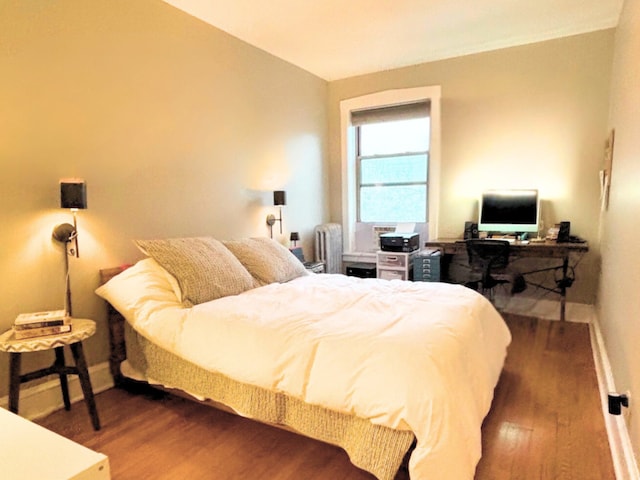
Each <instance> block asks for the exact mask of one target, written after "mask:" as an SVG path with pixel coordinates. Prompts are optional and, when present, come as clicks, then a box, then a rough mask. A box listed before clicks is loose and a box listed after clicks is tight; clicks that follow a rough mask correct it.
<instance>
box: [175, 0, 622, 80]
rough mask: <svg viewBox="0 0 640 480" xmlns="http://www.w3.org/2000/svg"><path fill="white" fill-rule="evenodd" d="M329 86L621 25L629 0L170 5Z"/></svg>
mask: <svg viewBox="0 0 640 480" xmlns="http://www.w3.org/2000/svg"><path fill="white" fill-rule="evenodd" d="M164 1H165V2H167V3H169V4H171V5H173V6H175V7H177V8H179V9H181V10H183V11H185V12H188V13H190V14H191V15H193V16H195V17H197V18H200V19H201V20H203V21H205V22H207V23H209V24H211V25H213V26H215V27H218V28H219V29H221V30H224V31H225V32H227V33H229V34H231V35H233V36H235V37H238V38H240V39H242V40H244V41H245V42H247V43H250V44H252V45H254V46H256V47H258V48H261V49H262V50H265V51H267V52H269V53H271V54H273V55H275V56H277V57H279V58H282V59H283V60H286V61H288V62H290V63H293V64H294V65H297V66H299V67H301V68H303V69H305V70H307V71H309V72H311V73H313V74H315V75H317V76H319V77H321V78H324V79H326V80H336V79H340V78H346V77H351V76H354V75H360V74H364V73H371V72H377V71H381V70H388V69H392V68H397V67H403V66H407V65H414V64H417V63H423V62H428V61H433V60H440V59H444V58H450V57H456V56H460V55H466V54H470V53H477V52H482V51H488V50H495V49H498V48H505V47H510V46H514V45H522V44H526V43H533V42H538V41H542V40H548V39H551V38H557V37H564V36H569V35H575V34H579V33H586V32H590V31H595V30H601V29H605V28H610V27H614V26H616V25H617V23H618V18H619V16H620V11H621V9H622V3H623V0H266V1H260V0H164Z"/></svg>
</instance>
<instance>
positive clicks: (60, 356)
mask: <svg viewBox="0 0 640 480" xmlns="http://www.w3.org/2000/svg"><path fill="white" fill-rule="evenodd" d="M55 352H56V362H55V368H56V369H57V371H58V376H59V377H60V389H61V390H62V400H63V401H64V409H65V410H71V400H70V399H69V382H68V381H67V374H66V373H64V367H65V364H64V347H56V348H55Z"/></svg>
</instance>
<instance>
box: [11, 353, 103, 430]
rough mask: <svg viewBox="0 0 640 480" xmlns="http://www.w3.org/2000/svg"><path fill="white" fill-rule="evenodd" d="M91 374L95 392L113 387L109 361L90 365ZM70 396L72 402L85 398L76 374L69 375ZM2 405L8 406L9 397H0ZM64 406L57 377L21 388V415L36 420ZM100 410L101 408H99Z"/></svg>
mask: <svg viewBox="0 0 640 480" xmlns="http://www.w3.org/2000/svg"><path fill="white" fill-rule="evenodd" d="M89 376H90V377H91V385H92V386H93V393H100V392H103V391H105V390H108V389H109V388H111V387H113V378H112V377H111V371H110V370H109V362H103V363H99V364H97V365H93V366H91V367H89ZM68 379H69V398H70V399H71V403H74V402H77V401H79V400H83V399H84V396H83V395H82V388H81V387H80V382H79V380H78V377H77V376H76V375H69V377H68ZM0 406H1V407H3V408H8V406H9V397H8V396H4V397H2V398H0ZM61 408H64V402H63V401H62V394H61V391H60V381H59V380H58V378H57V377H55V378H53V377H52V380H47V381H46V382H44V383H40V384H38V385H34V386H33V387H29V386H27V387H26V388H21V389H20V403H19V413H20V416H22V417H24V418H28V419H29V420H35V419H38V418H41V417H45V416H47V415H49V414H50V413H53V412H55V411H56V410H60V409H61ZM98 412H99V410H98Z"/></svg>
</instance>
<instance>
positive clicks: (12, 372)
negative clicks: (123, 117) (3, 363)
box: [9, 352, 20, 414]
mask: <svg viewBox="0 0 640 480" xmlns="http://www.w3.org/2000/svg"><path fill="white" fill-rule="evenodd" d="M19 399H20V353H15V352H12V353H10V354H9V411H10V412H13V413H16V414H17V413H18V401H19Z"/></svg>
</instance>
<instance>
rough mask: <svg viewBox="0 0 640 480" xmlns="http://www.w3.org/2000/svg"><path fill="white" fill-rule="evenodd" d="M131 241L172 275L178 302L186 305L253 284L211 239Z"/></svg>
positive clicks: (228, 254) (244, 271)
mask: <svg viewBox="0 0 640 480" xmlns="http://www.w3.org/2000/svg"><path fill="white" fill-rule="evenodd" d="M134 243H135V244H136V245H137V246H138V248H140V250H142V251H143V252H144V253H145V254H146V255H149V256H150V257H151V258H153V259H154V260H156V261H157V262H158V263H159V264H160V265H161V266H162V267H163V268H165V269H166V270H167V271H168V272H169V273H170V274H171V275H173V276H174V277H175V278H176V280H177V281H178V284H179V285H180V291H181V292H182V303H183V304H184V305H185V306H187V307H192V306H193V305H198V304H200V303H204V302H208V301H210V300H215V299H216V298H221V297H226V296H228V295H237V294H239V293H242V292H244V291H245V290H249V289H251V288H253V287H254V283H253V278H252V277H251V274H250V273H249V272H248V271H247V269H246V268H244V267H243V266H242V264H241V263H240V262H239V261H238V259H237V258H236V257H234V256H233V254H232V253H231V252H230V251H229V250H228V249H227V248H226V247H225V246H224V245H223V244H222V242H219V241H218V240H216V239H214V238H210V237H194V238H169V239H163V240H136V241H135V242H134Z"/></svg>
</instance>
